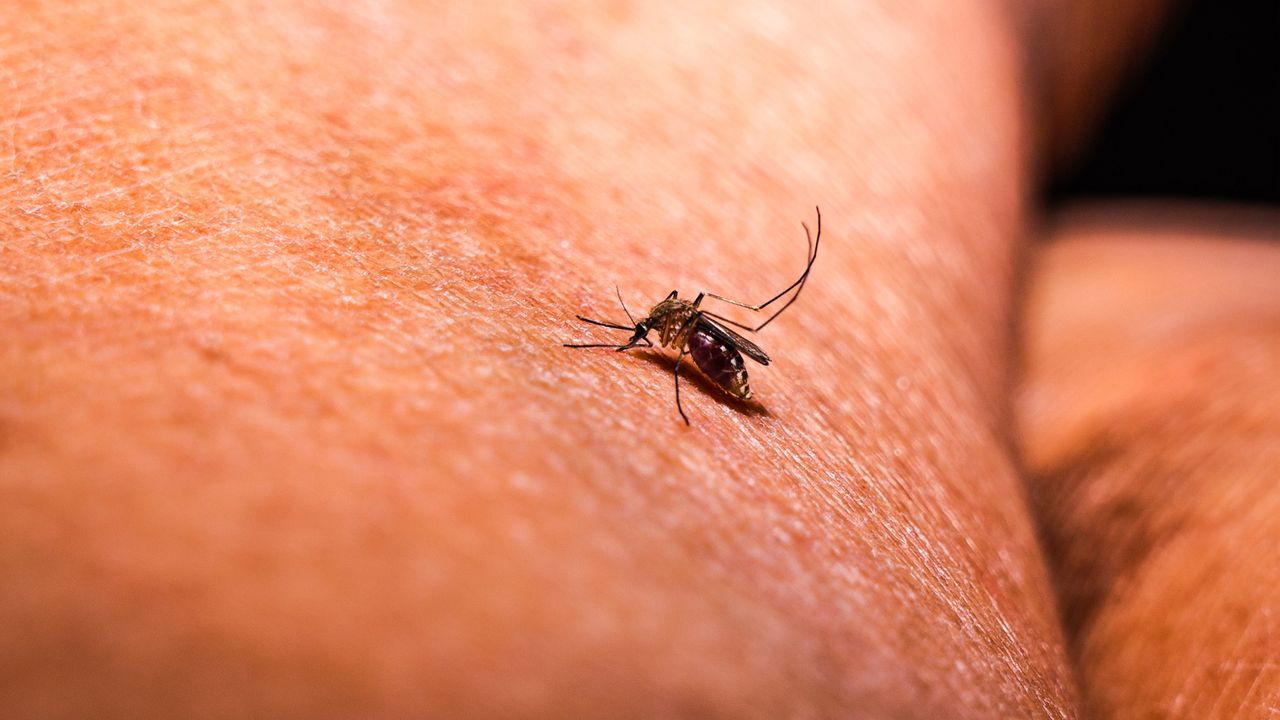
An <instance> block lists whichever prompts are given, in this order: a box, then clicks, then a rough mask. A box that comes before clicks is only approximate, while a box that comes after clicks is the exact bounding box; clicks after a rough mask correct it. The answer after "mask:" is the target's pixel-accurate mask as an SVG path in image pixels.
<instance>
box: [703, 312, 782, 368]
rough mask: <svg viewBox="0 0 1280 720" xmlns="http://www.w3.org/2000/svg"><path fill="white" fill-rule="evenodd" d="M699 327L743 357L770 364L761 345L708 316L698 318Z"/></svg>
mask: <svg viewBox="0 0 1280 720" xmlns="http://www.w3.org/2000/svg"><path fill="white" fill-rule="evenodd" d="M698 327H700V328H702V329H703V330H705V331H707V333H708V334H709V335H712V336H714V337H715V338H716V339H717V340H719V341H720V342H722V343H725V344H726V345H729V346H731V347H735V348H737V349H738V350H741V351H742V354H743V355H746V356H747V357H749V358H751V359H752V360H755V361H756V362H758V363H760V364H761V365H768V364H769V356H768V355H767V354H765V351H763V350H761V349H760V346H759V345H756V344H755V343H753V342H751V341H750V340H748V339H746V338H744V337H742V336H741V335H739V334H738V333H736V332H734V331H732V330H730V329H729V328H727V327H725V326H723V325H721V324H720V323H718V322H716V321H715V320H712V319H711V318H709V317H707V316H706V315H703V316H702V317H700V318H698Z"/></svg>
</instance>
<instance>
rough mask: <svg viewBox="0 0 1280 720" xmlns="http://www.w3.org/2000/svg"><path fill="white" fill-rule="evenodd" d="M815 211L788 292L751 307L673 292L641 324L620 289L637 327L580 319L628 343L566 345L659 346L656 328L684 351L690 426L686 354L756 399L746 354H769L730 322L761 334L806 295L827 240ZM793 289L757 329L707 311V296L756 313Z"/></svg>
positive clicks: (764, 359)
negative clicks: (652, 335) (620, 334)
mask: <svg viewBox="0 0 1280 720" xmlns="http://www.w3.org/2000/svg"><path fill="white" fill-rule="evenodd" d="M814 210H815V211H816V212H817V214H818V230H817V232H816V233H814V234H813V235H810V234H809V226H808V225H806V224H804V223H800V226H801V227H803V228H804V235H805V238H806V239H807V240H808V241H809V250H808V253H807V254H806V256H805V257H806V258H807V262H806V263H805V268H804V272H803V273H801V274H800V277H798V278H796V281H795V282H793V283H791V284H790V285H788V286H787V288H786V289H785V290H783V291H782V292H780V293H778V294H777V295H774V296H773V297H771V298H769V299H768V300H766V301H764V302H762V303H760V304H759V305H748V304H747V303H743V302H738V301H737V300H730V299H729V298H727V297H724V296H722V295H715V294H713V293H706V292H702V293H698V296H697V297H696V298H694V299H693V302H689V301H688V300H681V299H680V298H679V297H678V295H677V292H676V291H675V290H672V291H671V294H670V295H667V297H666V299H664V300H663V301H662V302H660V303H658V304H657V305H654V306H653V309H651V310H650V311H649V314H648V315H647V316H646V317H644V318H642V319H641V320H640V321H639V322H636V319H635V318H634V317H632V316H631V311H630V310H627V304H626V303H625V302H623V301H622V292H621V291H620V290H618V289H617V288H614V290H615V291H617V294H618V302H619V303H620V304H621V305H622V311H623V312H625V313H626V314H627V319H628V320H630V321H631V323H632V324H631V325H622V324H620V323H611V322H605V321H603V320H592V319H590V318H585V317H583V316H581V315H577V316H575V317H577V318H578V319H579V320H581V321H583V322H585V323H591V324H592V325H599V326H601V327H607V328H612V329H614V330H625V331H628V332H630V333H632V335H631V339H630V340H628V341H627V342H626V343H624V344H622V345H616V344H614V343H591V344H586V345H571V344H568V343H566V344H565V347H567V348H604V347H607V348H613V349H615V350H617V351H619V352H621V351H623V350H630V349H631V348H634V347H653V342H652V341H650V340H649V332H650V331H656V332H657V333H658V342H659V343H660V344H661V345H662V346H663V347H669V348H672V349H674V350H677V351H679V355H678V356H677V357H676V369H675V378H676V410H677V411H678V412H679V413H680V417H681V418H682V419H683V420H684V423H685V424H686V425H688V424H689V416H688V415H685V414H684V408H683V407H682V406H681V404H680V366H681V364H682V362H683V361H684V356H685V355H689V356H691V357H692V358H693V362H694V364H695V365H697V366H698V369H699V370H701V371H702V373H703V374H704V375H706V376H707V377H708V378H709V379H710V380H711V381H712V382H714V383H715V384H716V385H717V386H719V387H720V388H721V389H723V390H724V391H725V392H727V393H729V394H730V395H732V396H734V397H736V398H740V399H742V400H747V399H750V398H751V385H750V384H748V382H747V370H746V368H745V367H743V364H742V355H743V354H746V356H747V357H749V358H751V359H752V360H755V361H756V362H758V363H760V364H761V365H768V364H769V356H768V355H766V354H765V352H764V350H761V349H760V347H759V346H757V345H756V344H755V343H753V342H751V341H750V340H748V339H746V338H744V337H742V336H741V335H739V334H738V333H736V332H734V331H733V330H730V329H729V328H728V327H726V325H732V326H734V327H737V328H741V329H742V330H746V331H749V332H759V331H761V330H763V329H764V327H765V326H766V325H768V324H769V323H771V322H773V320H774V318H776V317H778V316H779V315H781V314H782V311H783V310H786V309H787V308H789V307H791V303H793V302H795V301H796V298H798V297H800V293H801V292H802V291H803V290H804V284H805V281H807V280H808V279H809V272H810V271H811V270H813V262H814V260H817V258H818V243H820V242H821V241H822V211H821V210H819V209H818V208H814ZM792 290H795V291H796V292H795V294H794V295H792V296H791V298H790V299H789V300H787V302H786V303H784V304H783V305H782V307H781V308H779V309H778V311H777V312H775V313H774V314H772V315H770V316H769V317H768V319H766V320H765V321H764V322H762V323H760V324H759V325H756V326H755V327H752V326H750V325H746V324H743V323H740V322H736V321H734V320H730V319H729V318H727V317H724V316H722V315H717V314H716V313H713V312H711V311H710V310H703V309H702V307H701V306H702V301H703V299H704V298H711V299H713V300H719V301H721V302H725V303H728V304H730V305H737V306H738V307H742V308H746V309H748V310H750V311H752V312H760V311H762V310H764V309H765V308H767V307H769V306H770V305H772V304H773V303H775V302H777V301H778V300H781V299H782V298H783V297H785V296H786V295H787V293H789V292H791V291H792Z"/></svg>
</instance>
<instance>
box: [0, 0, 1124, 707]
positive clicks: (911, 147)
mask: <svg viewBox="0 0 1280 720" xmlns="http://www.w3.org/2000/svg"><path fill="white" fill-rule="evenodd" d="M655 5H656V4H629V3H611V4H601V3H586V2H584V3H570V2H566V3H536V4H529V3H510V4H502V3H483V4H479V7H477V6H475V4H459V3H441V4H439V5H430V6H424V5H423V4H422V3H415V2H408V1H407V0H406V1H404V2H365V3H342V4H339V3H333V4H332V5H326V4H324V3H315V2H278V3H257V2H250V1H249V0H225V1H223V2H194V1H193V2H185V3H172V4H169V5H166V6H165V7H164V8H163V9H162V10H156V9H154V8H145V9H139V8H137V7H134V5H133V4H129V3H124V2H115V1H110V0H100V1H99V2H88V3H65V4H61V3H43V2H28V3H10V4H3V5H0V41H2V42H0V88H3V89H4V92H3V93H0V118H5V119H6V120H5V123H4V125H3V126H0V127H3V128H4V129H5V130H6V131H7V132H6V133H0V172H2V173H3V184H0V337H3V338H4V342H3V343H0V496H2V497H3V502H0V537H4V538H5V542H4V543H3V544H0V587H3V588H4V590H3V591H2V592H0V620H2V622H0V627H2V628H3V631H4V635H3V637H2V638H0V716H3V717H6V718H8V717H14V718H27V717H41V718H43V717H84V716H90V715H91V716H93V717H106V718H112V717H121V718H124V717H128V718H135V717H147V716H182V717H191V718H224V717H243V716H246V715H250V716H263V717H308V718H314V717H354V716H359V717H406V716H435V717H460V716H465V717H619V716H627V715H630V716H634V717H664V716H665V717H735V718H741V717H767V718H778V717H801V718H803V717H847V716H850V715H851V714H852V715H855V716H858V717H868V718H876V717H895V718H911V717H922V718H924V717H928V718H932V717H949V718H1005V717H1053V718H1071V717H1079V710H1080V705H1079V702H1078V701H1077V699H1076V690H1075V687H1074V678H1073V673H1074V671H1073V669H1071V666H1070V664H1069V658H1070V654H1069V652H1068V648H1067V644H1066V642H1065V641H1064V640H1063V638H1062V634H1061V630H1060V628H1061V627H1062V625H1061V623H1060V619H1059V617H1058V615H1057V613H1056V610H1055V594H1054V590H1053V587H1052V585H1051V583H1050V579H1049V576H1048V570H1047V567H1048V566H1047V565H1046V563H1045V562H1044V559H1043V558H1042V556H1041V553H1040V551H1039V547H1038V545H1037V541H1036V536H1035V531H1034V529H1033V525H1032V515H1031V513H1029V512H1028V511H1027V505H1026V502H1025V500H1026V497H1025V495H1024V488H1023V486H1022V484H1021V483H1020V481H1019V478H1018V477H1017V475H1016V472H1015V462H1014V457H1013V453H1012V451H1011V450H1010V446H1011V440H1010V438H1009V433H1008V431H1007V425H1008V412H1009V411H1008V408H1007V397H1008V396H1009V383H1010V377H1009V373H1010V369H1011V368H1010V361H1009V358H1010V356H1011V352H1010V348H1011V345H1012V332H1011V328H1012V327H1013V317H1014V312H1015V309H1016V307H1015V296H1014V289H1015V285H1016V283H1015V276H1016V271H1017V268H1018V265H1019V262H1018V261H1019V255H1020V249H1019V248H1020V245H1021V243H1022V240H1023V238H1024V237H1025V236H1026V235H1027V228H1028V225H1029V222H1028V217H1029V215H1030V212H1029V209H1028V204H1029V203H1028V197H1029V196H1030V193H1031V186H1032V183H1033V181H1034V179H1035V171H1034V168H1037V167H1039V166H1041V165H1042V164H1043V163H1042V160H1041V158H1042V157H1044V156H1045V155H1046V154H1047V152H1048V151H1047V150H1046V148H1047V147H1048V146H1049V144H1050V143H1051V142H1052V138H1049V139H1046V138H1045V137H1044V136H1045V134H1046V133H1045V132H1044V130H1043V129H1042V125H1041V124H1039V121H1038V120H1037V118H1039V117H1042V116H1043V115H1044V113H1045V108H1044V107H1043V106H1042V104H1041V103H1042V100H1043V98H1044V97H1046V96H1049V95H1052V94H1053V93H1054V92H1057V91H1058V89H1059V88H1060V87H1061V86H1062V83H1063V82H1064V81H1063V80H1062V79H1061V77H1060V76H1061V73H1062V72H1063V71H1062V69H1063V68H1072V67H1076V66H1075V65H1073V64H1072V63H1070V62H1068V60H1069V58H1066V57H1061V56H1058V55H1054V54H1053V53H1055V52H1057V53H1066V52H1074V51H1071V50H1069V48H1071V47H1075V46H1074V45H1072V44H1070V43H1067V44H1063V45H1061V46H1057V45H1053V46H1051V47H1062V48H1068V49H1062V50H1050V51H1049V55H1050V57H1051V60H1052V61H1048V60H1045V58H1044V52H1045V51H1043V50H1033V48H1038V47H1039V45H1038V42H1039V40H1040V39H1043V38H1044V37H1045V33H1046V32H1047V30H1048V29H1050V28H1051V27H1052V25H1050V24H1048V23H1050V20H1049V18H1054V17H1061V16H1060V15H1056V14H1055V13H1057V12H1058V9H1057V8H1055V6H1054V4H1052V3H1046V4H1045V5H1043V6H1039V5H1037V6H1031V5H1026V6H1023V5H1022V4H1018V8H1017V9H1016V10H1015V9H1011V8H1012V6H1011V5H1010V4H1007V3H994V2H992V3H988V2H967V3H947V4H941V3H924V2H920V3H900V2H889V1H888V0H885V1H884V2H867V3H854V4H850V3H840V4H835V3H833V4H831V5H830V6H827V5H824V4H805V7H804V8H800V7H798V4H794V3H792V4H785V5H784V4H781V3H779V4H774V3H768V2H748V3H719V4H717V3H704V4H685V5H687V6H685V7H676V6H674V5H673V6H671V7H657V6H655ZM1028 8H1029V9H1028ZM1108 42H1119V41H1118V40H1115V39H1113V40H1109V41H1108ZM1037 57H1038V58H1040V60H1034V59H1033V58H1037ZM1054 137H1057V136H1056V135H1055V136H1054ZM815 204H818V205H820V206H821V207H822V209H823V216H824V237H823V250H822V255H821V256H820V257H819V259H818V264H817V266H816V268H815V270H814V274H813V277H812V278H811V282H810V285H809V287H808V288H807V289H806V291H805V295H804V297H802V298H801V300H800V301H799V302H798V303H797V304H796V305H795V306H794V307H793V308H792V310H790V311H788V314H787V315H784V316H783V317H782V318H780V319H779V320H778V321H777V322H776V323H774V324H773V325H771V326H770V327H769V328H768V330H767V332H766V333H764V334H762V335H761V336H759V337H758V338H756V339H758V340H759V342H760V344H761V345H762V347H764V348H765V350H766V351H768V352H769V353H770V355H771V356H772V357H773V358H774V362H773V364H771V365H770V366H769V367H768V368H759V367H752V368H751V371H752V377H751V380H752V388H753V391H754V392H755V395H756V397H757V399H758V402H755V403H749V404H740V403H736V402H734V401H732V400H730V399H727V398H726V397H725V396H724V395H723V394H722V393H719V392H717V391H716V390H715V389H714V388H712V387H711V386H710V385H709V384H708V383H705V382H701V383H700V382H698V381H697V380H696V373H695V372H689V373H687V376H688V379H689V381H690V382H689V383H688V385H686V386H684V389H683V390H684V402H685V408H686V410H687V411H688V412H689V414H690V419H691V420H692V422H693V425H692V427H689V428H686V427H685V426H684V424H683V423H681V422H680V421H679V418H678V416H677V415H676V412H675V407H674V400H673V397H672V395H673V393H672V387H671V358H670V356H669V355H663V354H660V353H657V352H654V351H648V352H638V353H634V354H619V353H613V352H610V351H607V350H601V351H577V350H565V349H563V348H561V347H560V344H561V343H562V342H566V341H569V342H572V341H590V339H593V338H595V339H604V338H616V337H617V335H615V334H611V333H609V332H608V331H607V330H605V329H603V328H592V327H589V326H586V325H583V324H581V323H578V322H576V321H574V320H573V314H574V313H575V312H582V313H583V314H586V315H590V316H603V317H606V318H611V319H614V320H617V319H620V318H621V317H622V313H621V310H620V309H618V308H616V302H615V300H614V299H613V283H614V282H618V283H620V284H621V285H622V289H623V293H624V296H625V297H626V298H627V300H628V303H629V304H630V305H631V306H632V310H633V311H635V310H638V309H639V310H643V309H644V308H645V307H646V306H647V305H649V304H651V303H653V302H656V301H657V300H659V299H661V298H662V297H664V296H665V295H666V293H668V292H669V291H670V290H672V289H679V290H681V293H682V296H690V297H691V296H692V295H694V294H696V292H697V291H699V290H706V291H710V292H716V293H720V294H724V295H728V296H732V297H736V298H738V299H741V300H744V301H748V302H752V301H759V300H762V299H764V298H767V297H769V296H770V295H772V294H773V292H775V291H776V290H777V289H778V288H780V287H782V286H785V284H787V283H788V282H790V281H791V279H792V278H794V277H795V275H796V274H797V273H798V272H799V271H800V269H801V267H802V264H803V259H804V247H805V243H804V236H803V233H802V231H801V229H800V227H799V222H800V221H802V220H804V221H811V220H812V215H811V213H812V207H813V206H814V205H815ZM738 317H742V318H743V319H749V318H747V317H745V316H738ZM1117 632H1119V631H1117Z"/></svg>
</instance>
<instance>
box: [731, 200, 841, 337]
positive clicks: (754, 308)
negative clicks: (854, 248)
mask: <svg viewBox="0 0 1280 720" xmlns="http://www.w3.org/2000/svg"><path fill="white" fill-rule="evenodd" d="M814 209H815V210H817V208H814ZM800 225H801V227H803V228H804V236H805V238H806V239H808V240H809V250H808V262H807V263H806V265H805V268H804V272H803V273H801V274H800V277H798V278H796V281H795V282H793V283H791V284H790V285H788V286H787V287H786V289H784V290H783V291H782V292H780V293H778V294H777V295H774V296H773V297H771V298H769V299H768V300H765V301H764V302H762V303H760V304H759V305H748V304H747V303H744V302H738V301H737V300H733V299H731V298H727V297H724V296H723V295H716V294H715V293H706V296H707V297H710V298H715V299H716V300H719V301H720V302H724V303H728V304H730V305H737V306H738V307H741V308H746V309H748V310H750V311H751V312H760V311H761V310H763V309H765V308H767V307H769V306H770V305H772V304H773V303H775V302H777V301H778V300H780V299H782V298H783V297H784V296H786V294H787V293H789V292H791V291H792V290H795V291H796V294H795V295H792V296H791V298H790V299H789V300H787V302H786V303H785V304H784V305H783V306H782V307H781V308H779V309H778V311H777V312H775V313H774V314H772V315H770V316H769V318H768V319H767V320H765V321H764V322H762V323H760V324H759V325H757V326H756V327H747V326H745V325H739V327H741V328H743V329H745V330H751V331H753V332H758V331H760V330H763V329H764V327H765V326H766V325H768V324H769V323H771V322H773V319H774V318H776V317H778V316H779V315H781V314H782V311H783V310H786V309H787V308H789V307H791V303H793V302H795V301H796V298H798V297H800V293H801V292H803V291H804V285H805V282H807V281H808V280H809V272H810V271H811V270H813V263H814V261H815V260H817V259H818V244H819V243H821V242H822V211H821V210H819V211H818V232H817V234H816V235H810V234H809V226H808V225H805V224H804V223H800Z"/></svg>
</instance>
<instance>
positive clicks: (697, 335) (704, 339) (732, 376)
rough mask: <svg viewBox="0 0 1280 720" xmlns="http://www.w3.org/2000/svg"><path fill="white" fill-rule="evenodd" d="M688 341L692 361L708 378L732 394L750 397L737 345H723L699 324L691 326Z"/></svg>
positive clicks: (745, 373) (749, 387) (749, 388)
mask: <svg viewBox="0 0 1280 720" xmlns="http://www.w3.org/2000/svg"><path fill="white" fill-rule="evenodd" d="M688 342H689V354H690V355H692V356H693V362H694V364H695V365H697V366H698V369H699V370H701V371H702V373H703V374H704V375H706V376H707V377H709V378H711V380H712V382H714V383H715V384H717V385H719V386H720V387H722V388H724V389H725V391H726V392H728V393H729V394H730V395H733V396H735V397H739V398H742V399H744V400H746V399H749V398H750V397H751V385H750V384H748V382H747V370H746V368H744V367H743V366H742V354H741V353H739V352H738V350H737V348H734V347H731V346H729V345H726V344H725V343H724V342H722V341H721V340H720V339H719V338H716V337H714V336H712V335H711V334H710V333H707V332H706V331H704V330H703V329H702V328H695V329H694V330H693V332H692V333H690V334H689V341H688Z"/></svg>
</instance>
